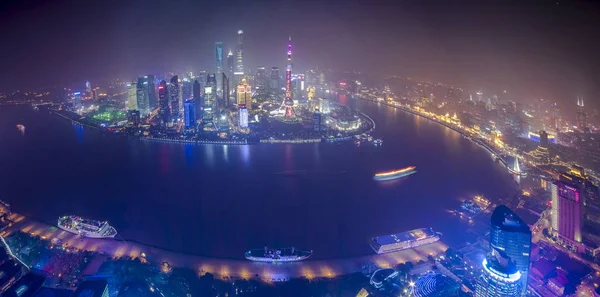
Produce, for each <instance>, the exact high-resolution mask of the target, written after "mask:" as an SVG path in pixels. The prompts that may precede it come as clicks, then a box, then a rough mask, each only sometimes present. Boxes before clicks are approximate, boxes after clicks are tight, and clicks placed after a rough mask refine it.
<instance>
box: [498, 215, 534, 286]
mask: <svg viewBox="0 0 600 297" xmlns="http://www.w3.org/2000/svg"><path fill="white" fill-rule="evenodd" d="M490 223H491V224H490V225H491V229H490V248H491V249H496V250H500V251H502V252H503V253H504V254H506V256H507V257H508V258H510V260H511V261H512V262H514V263H515V266H516V269H517V270H518V271H519V272H520V273H521V275H523V277H522V278H521V281H522V283H521V285H520V287H521V289H522V291H521V294H520V296H525V293H526V290H527V279H528V275H529V255H530V253H531V230H529V227H528V226H527V224H526V223H525V222H524V221H523V220H522V219H521V218H520V217H519V216H517V215H516V214H515V213H514V212H513V211H512V210H510V209H509V208H508V207H506V206H504V205H500V206H498V207H496V209H494V212H493V213H492V218H491V222H490ZM515 296H516V295H515Z"/></svg>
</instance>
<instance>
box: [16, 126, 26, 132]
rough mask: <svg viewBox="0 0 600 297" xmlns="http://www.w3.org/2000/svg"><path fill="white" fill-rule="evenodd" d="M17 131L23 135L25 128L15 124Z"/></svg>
mask: <svg viewBox="0 0 600 297" xmlns="http://www.w3.org/2000/svg"><path fill="white" fill-rule="evenodd" d="M17 130H19V132H21V134H25V126H23V125H21V124H17Z"/></svg>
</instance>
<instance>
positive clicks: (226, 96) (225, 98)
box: [222, 72, 231, 107]
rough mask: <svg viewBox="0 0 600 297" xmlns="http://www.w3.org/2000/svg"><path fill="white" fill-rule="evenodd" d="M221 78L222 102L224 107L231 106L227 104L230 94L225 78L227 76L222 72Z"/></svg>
mask: <svg viewBox="0 0 600 297" xmlns="http://www.w3.org/2000/svg"><path fill="white" fill-rule="evenodd" d="M222 76H223V78H222V81H223V102H224V104H225V107H229V105H230V104H231V103H230V102H229V96H230V94H231V93H230V92H229V84H230V83H229V78H228V77H227V75H225V72H223V74H222Z"/></svg>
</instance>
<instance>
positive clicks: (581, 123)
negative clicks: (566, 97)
mask: <svg viewBox="0 0 600 297" xmlns="http://www.w3.org/2000/svg"><path fill="white" fill-rule="evenodd" d="M576 121H577V128H579V130H581V131H585V129H587V114H586V112H585V107H584V105H583V98H577V115H576Z"/></svg>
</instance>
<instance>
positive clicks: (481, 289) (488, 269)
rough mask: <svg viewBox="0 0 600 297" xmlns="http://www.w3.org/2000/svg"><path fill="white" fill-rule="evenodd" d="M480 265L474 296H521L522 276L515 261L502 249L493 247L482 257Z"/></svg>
mask: <svg viewBox="0 0 600 297" xmlns="http://www.w3.org/2000/svg"><path fill="white" fill-rule="evenodd" d="M482 267H483V271H482V274H481V276H480V277H479V279H478V280H477V286H476V289H475V297H514V296H521V295H520V294H521V292H522V291H523V288H522V287H521V286H522V284H523V281H522V278H523V276H522V275H521V272H520V271H519V270H518V269H517V267H516V265H515V263H514V262H513V261H512V260H511V259H510V258H508V257H507V256H506V255H505V254H504V253H503V252H502V251H499V250H495V249H493V250H492V252H491V253H490V255H488V256H487V257H486V258H485V259H483V263H482Z"/></svg>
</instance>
